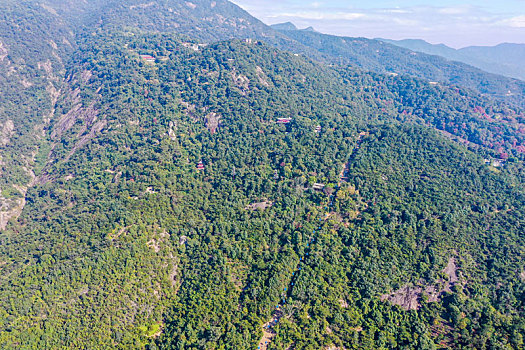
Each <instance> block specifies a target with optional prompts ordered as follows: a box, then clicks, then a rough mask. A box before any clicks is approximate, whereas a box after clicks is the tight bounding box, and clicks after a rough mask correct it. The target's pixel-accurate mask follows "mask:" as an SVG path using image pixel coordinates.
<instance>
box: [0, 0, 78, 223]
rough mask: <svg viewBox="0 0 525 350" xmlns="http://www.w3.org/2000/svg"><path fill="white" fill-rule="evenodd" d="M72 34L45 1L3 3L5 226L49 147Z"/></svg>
mask: <svg viewBox="0 0 525 350" xmlns="http://www.w3.org/2000/svg"><path fill="white" fill-rule="evenodd" d="M73 40H74V39H73V38H72V35H71V33H70V32H69V29H68V27H67V25H65V24H64V22H63V21H62V20H61V19H60V18H59V17H58V16H56V15H54V14H52V13H49V12H47V11H46V10H45V9H44V8H42V7H41V6H38V5H28V4H23V5H21V4H19V3H18V2H11V1H7V2H3V3H2V4H0V91H1V94H0V230H3V229H5V226H6V224H7V221H8V220H9V219H11V218H16V217H17V216H18V215H19V214H20V211H21V210H22V208H23V207H24V204H25V199H24V197H25V194H26V191H27V188H28V186H30V185H31V183H32V182H33V180H34V178H35V173H38V171H39V169H40V168H41V166H42V165H43V163H42V162H43V160H44V159H45V157H46V156H47V152H48V151H49V150H48V149H46V140H45V133H46V131H45V130H46V128H47V127H48V124H49V122H50V118H51V115H52V114H53V110H54V105H55V103H56V101H57V98H58V96H59V94H60V92H59V90H60V88H61V83H62V77H63V74H64V64H63V59H64V57H65V56H66V55H67V53H68V52H71V50H72V49H73V45H74V41H73Z"/></svg>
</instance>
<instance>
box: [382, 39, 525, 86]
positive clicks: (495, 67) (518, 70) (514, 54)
mask: <svg viewBox="0 0 525 350" xmlns="http://www.w3.org/2000/svg"><path fill="white" fill-rule="evenodd" d="M378 40H381V41H384V42H387V43H390V44H394V45H397V46H400V47H404V48H407V49H410V50H413V51H419V52H423V53H427V54H430V55H438V56H442V57H445V58H447V59H449V60H454V61H459V62H463V63H466V64H470V65H471V66H474V67H477V68H480V69H483V70H485V71H487V72H490V73H495V74H501V75H505V76H508V77H511V78H517V79H521V80H525V64H524V62H525V44H510V43H503V44H499V45H496V46H468V47H464V48H462V49H454V48H452V47H449V46H446V45H444V44H431V43H428V42H426V41H424V40H420V39H404V40H390V39H378Z"/></svg>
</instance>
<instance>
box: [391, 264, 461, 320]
mask: <svg viewBox="0 0 525 350" xmlns="http://www.w3.org/2000/svg"><path fill="white" fill-rule="evenodd" d="M457 269H458V268H457V266H456V259H455V258H454V257H450V258H449V259H448V263H447V266H446V267H445V268H444V269H443V273H445V274H446V275H447V277H448V279H447V280H446V281H444V280H442V279H440V280H439V281H437V284H436V285H428V286H409V285H406V286H404V287H402V288H401V289H399V290H397V291H395V292H393V293H391V294H384V295H382V296H381V300H382V301H385V300H388V301H389V302H391V303H392V304H394V305H399V306H401V307H402V308H403V309H405V310H417V309H418V308H419V307H420V306H421V298H422V296H423V295H426V296H427V298H428V299H427V300H428V302H436V301H439V298H440V296H441V295H442V294H443V293H446V292H448V293H450V292H452V289H451V287H452V286H454V284H456V283H457V282H459V278H458V276H457V273H456V271H457Z"/></svg>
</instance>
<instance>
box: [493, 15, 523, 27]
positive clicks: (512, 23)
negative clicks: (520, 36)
mask: <svg viewBox="0 0 525 350" xmlns="http://www.w3.org/2000/svg"><path fill="white" fill-rule="evenodd" d="M499 23H500V24H503V25H506V26H509V27H513V28H525V16H516V17H511V18H507V19H504V20H503V21H500V22H499Z"/></svg>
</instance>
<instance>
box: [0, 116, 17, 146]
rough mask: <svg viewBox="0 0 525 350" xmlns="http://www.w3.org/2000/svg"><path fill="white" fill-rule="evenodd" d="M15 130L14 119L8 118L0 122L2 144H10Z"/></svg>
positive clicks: (0, 144) (0, 141)
mask: <svg viewBox="0 0 525 350" xmlns="http://www.w3.org/2000/svg"><path fill="white" fill-rule="evenodd" d="M14 130H15V124H14V123H13V121H12V120H10V119H8V120H6V121H5V122H3V123H2V122H0V146H6V145H7V144H9V139H10V138H11V136H12V135H13V131H14Z"/></svg>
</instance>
